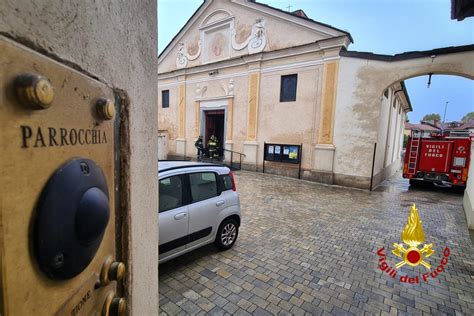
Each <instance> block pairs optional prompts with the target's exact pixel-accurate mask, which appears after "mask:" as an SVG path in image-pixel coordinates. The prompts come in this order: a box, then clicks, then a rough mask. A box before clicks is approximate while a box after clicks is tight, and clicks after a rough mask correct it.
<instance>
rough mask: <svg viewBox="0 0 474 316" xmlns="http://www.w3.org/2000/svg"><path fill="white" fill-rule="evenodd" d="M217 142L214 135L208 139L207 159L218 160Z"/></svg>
mask: <svg viewBox="0 0 474 316" xmlns="http://www.w3.org/2000/svg"><path fill="white" fill-rule="evenodd" d="M218 144H219V142H218V140H217V137H216V136H215V135H212V136H211V138H209V143H208V145H209V158H214V159H216V158H219V153H218V152H217V149H218Z"/></svg>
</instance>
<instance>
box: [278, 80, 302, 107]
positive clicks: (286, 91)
mask: <svg viewBox="0 0 474 316" xmlns="http://www.w3.org/2000/svg"><path fill="white" fill-rule="evenodd" d="M297 82H298V75H297V74H294V75H286V76H281V85H280V102H291V101H296V85H297Z"/></svg>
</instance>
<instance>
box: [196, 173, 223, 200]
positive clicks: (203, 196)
mask: <svg viewBox="0 0 474 316" xmlns="http://www.w3.org/2000/svg"><path fill="white" fill-rule="evenodd" d="M189 182H190V184H191V198H192V201H193V202H199V201H202V200H207V199H210V198H213V197H215V196H217V179H216V174H215V173H213V172H199V173H191V174H190V175H189Z"/></svg>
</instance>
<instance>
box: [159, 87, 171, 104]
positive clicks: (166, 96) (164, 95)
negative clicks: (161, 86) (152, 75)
mask: <svg viewBox="0 0 474 316" xmlns="http://www.w3.org/2000/svg"><path fill="white" fill-rule="evenodd" d="M161 107H163V108H169V107H170V90H161Z"/></svg>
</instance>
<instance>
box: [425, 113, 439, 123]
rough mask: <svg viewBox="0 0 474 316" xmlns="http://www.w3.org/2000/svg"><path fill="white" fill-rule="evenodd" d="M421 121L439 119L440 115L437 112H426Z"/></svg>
mask: <svg viewBox="0 0 474 316" xmlns="http://www.w3.org/2000/svg"><path fill="white" fill-rule="evenodd" d="M422 121H441V115H439V114H437V113H431V114H426V115H425V116H423V119H422Z"/></svg>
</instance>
